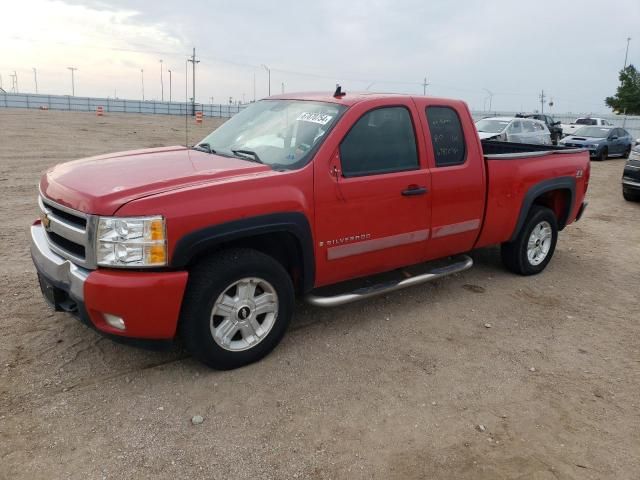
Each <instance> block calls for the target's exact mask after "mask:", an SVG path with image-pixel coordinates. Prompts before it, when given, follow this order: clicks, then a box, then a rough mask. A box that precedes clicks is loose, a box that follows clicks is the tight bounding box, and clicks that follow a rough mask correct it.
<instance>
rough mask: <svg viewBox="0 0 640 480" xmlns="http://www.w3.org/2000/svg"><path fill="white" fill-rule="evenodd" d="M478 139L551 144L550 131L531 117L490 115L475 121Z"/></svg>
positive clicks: (542, 123)
mask: <svg viewBox="0 0 640 480" xmlns="http://www.w3.org/2000/svg"><path fill="white" fill-rule="evenodd" d="M476 129H477V130H478V135H479V136H480V140H499V141H502V142H514V143H534V144H540V145H551V133H550V132H549V129H548V128H547V126H546V125H545V124H544V122H541V121H540V120H534V119H532V118H514V117H491V118H483V119H482V120H478V121H477V122H476Z"/></svg>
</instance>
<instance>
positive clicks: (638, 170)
mask: <svg viewBox="0 0 640 480" xmlns="http://www.w3.org/2000/svg"><path fill="white" fill-rule="evenodd" d="M622 195H623V196H624V199H625V200H629V201H633V202H638V201H640V145H637V146H636V147H634V148H633V150H631V153H630V154H629V159H628V160H627V164H626V165H625V166H624V172H623V173H622Z"/></svg>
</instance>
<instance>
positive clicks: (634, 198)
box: [622, 187, 640, 202]
mask: <svg viewBox="0 0 640 480" xmlns="http://www.w3.org/2000/svg"><path fill="white" fill-rule="evenodd" d="M622 196H623V197H624V199H625V200H626V201H627V202H640V192H639V191H637V190H631V189H629V188H624V187H623V188H622Z"/></svg>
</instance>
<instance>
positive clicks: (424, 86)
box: [422, 77, 429, 95]
mask: <svg viewBox="0 0 640 480" xmlns="http://www.w3.org/2000/svg"><path fill="white" fill-rule="evenodd" d="M428 86H429V84H428V83H427V77H424V82H423V83H422V95H426V94H427V87H428Z"/></svg>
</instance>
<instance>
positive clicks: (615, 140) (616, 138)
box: [609, 128, 625, 155]
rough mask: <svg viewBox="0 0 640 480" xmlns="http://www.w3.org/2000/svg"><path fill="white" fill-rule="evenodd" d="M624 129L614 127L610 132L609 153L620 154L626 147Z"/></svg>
mask: <svg viewBox="0 0 640 480" xmlns="http://www.w3.org/2000/svg"><path fill="white" fill-rule="evenodd" d="M621 130H622V129H621V128H613V129H611V132H609V153H610V154H613V155H618V154H620V153H622V152H623V151H624V149H625V144H624V139H623V138H622V131H621Z"/></svg>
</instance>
